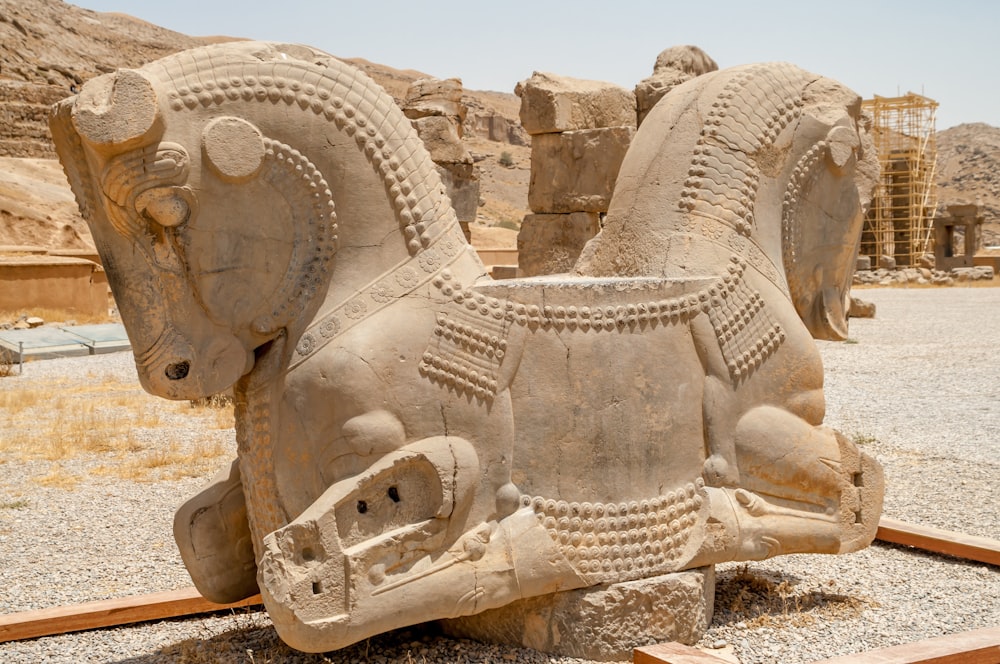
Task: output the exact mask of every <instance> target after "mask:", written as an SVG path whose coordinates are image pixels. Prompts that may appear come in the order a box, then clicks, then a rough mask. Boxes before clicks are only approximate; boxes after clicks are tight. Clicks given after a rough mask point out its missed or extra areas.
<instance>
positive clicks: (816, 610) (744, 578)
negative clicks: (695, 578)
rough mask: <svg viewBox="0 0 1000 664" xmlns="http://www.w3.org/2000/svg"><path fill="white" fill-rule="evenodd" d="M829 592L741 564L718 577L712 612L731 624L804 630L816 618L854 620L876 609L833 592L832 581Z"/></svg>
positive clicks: (828, 583)
mask: <svg viewBox="0 0 1000 664" xmlns="http://www.w3.org/2000/svg"><path fill="white" fill-rule="evenodd" d="M827 586H828V587H829V589H826V588H822V589H818V590H816V589H813V590H809V589H805V588H802V587H800V586H799V585H798V584H797V583H796V582H795V581H789V580H788V579H785V578H780V577H778V576H776V575H772V574H770V573H767V572H759V571H755V570H752V569H751V568H750V567H749V566H748V565H742V566H740V567H739V568H737V569H736V570H735V571H733V572H730V573H728V574H726V573H723V574H720V578H719V582H718V584H717V585H716V593H715V609H716V612H717V613H718V614H720V617H723V615H724V619H726V620H727V621H731V622H745V623H746V624H747V625H748V626H749V627H783V626H787V625H792V626H795V627H806V626H809V625H813V624H815V623H816V621H817V620H819V619H826V620H829V619H834V620H837V619H839V620H848V619H853V618H857V617H858V616H859V615H861V613H862V612H863V611H864V610H865V608H867V607H870V606H871V607H874V606H877V604H876V603H875V602H873V601H872V600H870V599H867V598H861V597H852V596H849V595H844V594H841V593H838V592H836V588H835V583H834V581H832V580H831V581H828V582H827Z"/></svg>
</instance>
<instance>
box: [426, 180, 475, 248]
mask: <svg viewBox="0 0 1000 664" xmlns="http://www.w3.org/2000/svg"><path fill="white" fill-rule="evenodd" d="M435 166H436V168H437V172H438V175H440V176H441V182H442V184H444V188H445V191H446V192H447V193H448V198H450V199H451V206H452V207H453V208H454V209H455V216H457V217H458V220H459V221H462V222H472V221H475V220H476V213H477V211H478V210H479V178H478V177H477V176H476V171H475V167H474V166H473V165H472V164H448V163H439V164H435ZM466 239H469V238H468V236H466Z"/></svg>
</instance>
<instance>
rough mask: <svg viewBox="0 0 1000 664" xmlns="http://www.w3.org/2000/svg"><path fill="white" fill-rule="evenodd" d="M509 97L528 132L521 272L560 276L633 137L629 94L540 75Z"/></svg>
mask: <svg viewBox="0 0 1000 664" xmlns="http://www.w3.org/2000/svg"><path fill="white" fill-rule="evenodd" d="M515 92H516V94H517V95H518V96H519V97H520V98H521V113H520V116H521V124H522V125H523V126H524V129H525V131H527V132H528V133H529V134H531V182H530V184H529V187H528V206H529V207H530V208H531V211H532V214H529V215H527V216H526V217H525V218H524V221H523V222H522V224H521V230H520V233H519V234H518V238H517V249H518V268H519V272H520V274H522V275H523V276H529V277H530V276H535V275H539V274H554V273H559V272H566V271H568V270H569V269H570V268H572V266H573V263H575V262H576V259H577V258H578V257H579V255H580V251H581V250H582V249H583V245H584V244H586V243H587V241H588V240H590V239H591V238H592V237H594V236H595V235H596V234H597V232H598V231H599V230H600V220H601V217H602V216H603V215H604V214H605V213H606V212H607V211H608V205H609V203H610V202H611V192H612V191H613V189H614V186H615V177H616V176H617V175H618V168H619V167H620V166H621V162H622V159H623V158H624V157H625V151H626V150H628V146H629V143H631V141H632V136H633V135H634V134H635V96H634V95H633V94H632V93H631V92H629V91H627V90H625V89H623V88H620V87H618V86H616V85H612V84H610V83H602V82H600V81H583V80H579V79H572V78H567V77H564V76H556V75H554V74H545V73H540V72H535V73H534V75H533V76H532V77H531V78H530V79H528V80H526V81H522V82H521V83H519V84H518V86H517V89H516V90H515Z"/></svg>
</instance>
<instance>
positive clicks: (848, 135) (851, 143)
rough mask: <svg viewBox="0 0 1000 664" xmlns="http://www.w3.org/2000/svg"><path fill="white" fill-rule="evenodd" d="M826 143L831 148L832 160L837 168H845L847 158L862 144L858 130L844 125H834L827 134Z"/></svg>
mask: <svg viewBox="0 0 1000 664" xmlns="http://www.w3.org/2000/svg"><path fill="white" fill-rule="evenodd" d="M826 144H827V147H828V148H829V149H830V152H829V155H830V160H831V161H832V162H833V164H834V165H835V166H836V167H837V168H843V167H844V164H846V163H847V160H848V159H850V158H851V155H853V154H854V151H855V150H857V149H858V146H859V145H860V139H859V138H858V132H857V131H855V130H854V129H853V128H851V127H844V126H843V125H840V126H837V127H834V128H833V129H831V130H830V131H829V133H827V135H826Z"/></svg>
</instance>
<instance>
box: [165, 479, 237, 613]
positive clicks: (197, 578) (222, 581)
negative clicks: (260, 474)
mask: <svg viewBox="0 0 1000 664" xmlns="http://www.w3.org/2000/svg"><path fill="white" fill-rule="evenodd" d="M174 539H175V540H177V547H178V549H180V553H181V558H182V559H183V560H184V566H185V567H187V570H188V573H189V574H190V575H191V580H192V581H194V585H195V587H196V588H197V589H198V592H200V593H201V594H202V595H204V596H205V597H206V598H208V599H210V600H212V601H213V602H218V603H220V604H225V603H228V602H236V601H239V600H241V599H243V598H245V597H250V596H251V595H255V594H256V593H257V565H256V564H255V563H254V552H253V544H252V543H251V539H250V525H249V523H248V522H247V507H246V501H245V499H244V495H243V486H242V484H241V482H240V470H239V462H238V461H234V462H233V463H232V464H231V465H230V466H229V467H228V468H225V469H224V470H222V471H221V472H220V473H219V474H218V475H216V476H215V478H214V479H213V480H212V482H211V484H209V485H208V486H207V487H205V488H204V489H203V490H202V491H200V492H199V493H198V494H196V495H195V496H193V497H191V498H190V499H189V500H188V501H187V502H185V503H184V504H183V505H181V507H180V508H179V509H178V510H177V514H176V515H175V516H174Z"/></svg>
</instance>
